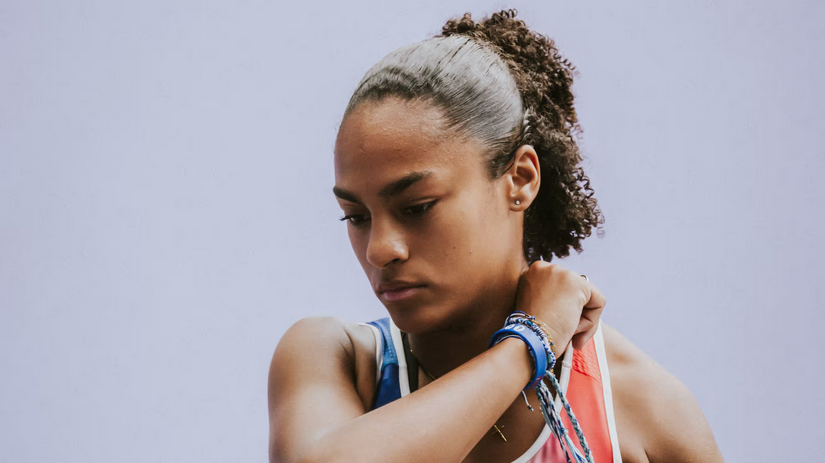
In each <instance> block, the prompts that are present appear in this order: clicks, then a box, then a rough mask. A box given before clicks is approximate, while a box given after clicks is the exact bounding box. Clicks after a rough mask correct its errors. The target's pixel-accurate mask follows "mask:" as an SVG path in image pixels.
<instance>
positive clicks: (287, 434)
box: [267, 317, 376, 461]
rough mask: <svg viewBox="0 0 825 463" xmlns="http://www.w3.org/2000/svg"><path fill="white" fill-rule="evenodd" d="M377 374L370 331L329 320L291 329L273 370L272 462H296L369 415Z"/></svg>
mask: <svg viewBox="0 0 825 463" xmlns="http://www.w3.org/2000/svg"><path fill="white" fill-rule="evenodd" d="M368 351H371V353H370V352H368ZM375 370H376V366H375V340H374V338H372V333H371V330H370V328H368V327H364V326H359V325H356V324H348V323H345V322H342V321H341V320H338V319H336V318H331V317H310V318H304V319H301V320H299V321H298V322H296V323H295V324H294V325H292V326H291V327H290V328H289V329H288V330H287V331H286V333H284V335H283V337H282V338H281V340H280V342H279V343H278V347H277V348H276V349H275V353H274V354H273V356H272V363H271V365H270V369H269V380H268V388H267V391H268V403H269V422H270V433H269V457H270V461H292V460H293V459H294V458H296V455H300V454H301V452H302V451H304V450H305V449H306V448H308V447H309V446H311V443H312V442H315V441H317V439H319V438H320V437H321V436H322V435H323V434H324V433H325V432H327V431H328V430H329V429H332V428H334V427H335V426H338V425H340V423H344V422H346V421H348V420H351V419H353V418H356V417H358V416H360V415H363V414H364V413H366V412H367V411H368V410H369V406H370V401H371V399H372V394H373V390H374V388H375V386H374V384H375V383H374V378H375Z"/></svg>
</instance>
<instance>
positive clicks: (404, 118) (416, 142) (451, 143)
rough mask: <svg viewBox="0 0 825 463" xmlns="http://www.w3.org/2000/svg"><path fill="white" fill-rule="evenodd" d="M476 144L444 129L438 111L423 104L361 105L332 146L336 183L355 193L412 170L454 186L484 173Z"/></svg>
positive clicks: (396, 101) (393, 101)
mask: <svg viewBox="0 0 825 463" xmlns="http://www.w3.org/2000/svg"><path fill="white" fill-rule="evenodd" d="M482 153H483V151H482V148H481V147H480V145H479V144H478V143H477V142H474V141H472V140H468V139H466V138H464V137H460V136H458V135H457V134H456V133H455V132H454V131H452V130H449V129H446V128H445V124H444V119H443V114H442V112H441V111H440V110H439V109H438V108H437V107H435V106H434V105H432V104H430V103H427V102H424V101H405V100H400V99H396V98H389V99H385V100H382V101H380V102H365V103H362V104H361V105H359V106H358V107H357V108H356V109H355V110H354V111H353V112H352V113H350V114H349V115H348V116H347V117H346V118H345V119H344V121H343V123H342V124H341V128H340V130H339V131H338V138H337V139H336V143H335V182H336V185H337V186H339V187H343V188H347V189H354V188H359V187H363V186H366V185H370V184H374V185H375V186H376V187H380V185H381V184H383V183H386V182H389V181H393V180H396V179H397V178H400V177H402V176H404V175H405V174H406V173H409V172H411V171H425V170H428V171H432V172H433V173H434V175H433V177H434V178H441V179H444V180H450V181H457V179H456V178H455V177H457V176H458V177H460V176H466V175H475V174H477V173H479V172H482V171H483V170H482V169H483V162H482Z"/></svg>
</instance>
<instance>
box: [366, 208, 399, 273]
mask: <svg viewBox="0 0 825 463" xmlns="http://www.w3.org/2000/svg"><path fill="white" fill-rule="evenodd" d="M371 225H372V226H371V227H370V239H369V243H368V244H367V261H368V262H369V263H371V264H372V265H374V266H376V267H378V268H384V267H386V266H388V265H390V264H391V263H393V262H396V261H398V262H403V261H405V260H407V258H408V257H409V250H408V248H407V245H406V243H405V242H404V234H403V232H402V231H401V230H399V229H398V228H397V227H394V226H393V224H392V223H391V221H390V220H382V221H378V220H375V217H373V220H372V224H371Z"/></svg>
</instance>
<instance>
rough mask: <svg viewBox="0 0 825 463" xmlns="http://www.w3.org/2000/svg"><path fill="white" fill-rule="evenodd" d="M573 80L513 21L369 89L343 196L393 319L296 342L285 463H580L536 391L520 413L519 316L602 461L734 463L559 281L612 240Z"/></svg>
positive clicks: (359, 107) (288, 361)
mask: <svg viewBox="0 0 825 463" xmlns="http://www.w3.org/2000/svg"><path fill="white" fill-rule="evenodd" d="M572 72H573V68H572V66H571V65H570V63H568V62H567V61H566V60H564V59H563V58H561V56H560V55H559V53H558V51H557V50H556V48H555V46H554V44H553V42H552V41H550V40H548V39H546V38H545V37H543V36H541V35H539V34H536V33H534V32H532V31H530V30H529V29H528V28H527V27H526V26H525V25H524V23H523V22H522V21H519V20H517V19H515V12H513V11H503V12H501V13H498V14H494V15H493V16H492V17H491V18H489V19H484V20H482V21H481V22H474V21H473V20H472V18H471V17H470V15H469V14H468V15H465V16H464V17H463V18H461V19H458V20H451V21H449V22H448V23H447V24H446V25H445V26H444V29H443V33H442V35H441V36H438V37H434V38H432V39H429V40H425V41H423V42H420V43H416V44H413V45H409V46H406V47H403V48H401V49H399V50H396V51H394V52H392V53H391V54H389V55H388V56H387V57H385V58H384V59H383V60H381V62H379V63H378V64H376V65H375V66H374V67H373V68H372V69H370V70H369V72H367V74H366V76H365V77H364V79H363V80H362V81H361V83H360V84H359V86H358V88H357V89H356V91H355V93H354V94H353V96H352V99H351V100H350V103H349V106H348V107H347V109H346V111H345V115H344V118H343V122H342V124H341V127H340V130H339V132H338V138H337V141H336V145H335V187H334V188H333V192H334V194H335V196H336V198H337V200H338V202H339V204H340V206H341V209H342V210H343V211H344V217H343V220H346V221H347V222H348V233H349V238H350V241H351V243H352V247H353V249H354V251H355V253H356V255H357V257H358V260H359V262H360V263H361V266H362V268H363V269H364V272H365V273H366V275H367V277H368V279H369V281H370V284H371V285H372V287H373V289H374V291H375V294H376V296H377V297H378V298H379V299H380V300H381V302H382V303H383V304H384V306H385V307H386V308H387V311H388V312H389V318H387V319H383V320H379V321H376V322H373V323H371V324H350V323H344V322H341V321H338V320H336V319H331V318H307V319H304V320H301V321H299V322H298V323H296V324H295V325H294V326H293V327H291V328H290V329H289V330H288V331H287V333H286V334H285V335H284V337H283V338H282V340H281V341H280V343H279V345H278V347H277V349H276V351H275V354H274V356H273V360H272V366H271V370H270V377H269V414H270V424H271V433H270V447H269V454H270V460H271V461H273V462H281V463H293V462H318V463H330V462H338V461H340V462H421V461H427V462H462V461H463V462H527V461H532V462H536V463H547V462H560V461H561V462H563V461H565V459H564V456H563V454H562V453H561V450H560V444H559V441H558V440H557V439H556V438H555V437H554V436H552V435H551V433H550V431H549V428H548V427H547V426H546V424H545V420H544V418H543V417H542V415H541V413H540V412H539V410H538V400H537V397H536V393H535V390H532V389H531V390H528V391H526V392H527V393H526V395H525V396H524V397H522V395H521V391H522V389H523V388H524V387H525V385H526V384H527V383H528V382H529V380H530V379H531V375H533V374H534V372H535V370H534V368H533V360H532V358H531V356H530V354H528V349H527V347H526V345H527V344H526V343H525V342H523V341H522V340H520V339H518V338H507V339H504V340H503V341H502V342H500V343H499V344H496V345H495V346H493V347H488V346H489V344H490V339H491V336H492V335H493V333H495V332H496V331H497V330H499V329H500V328H501V327H502V324H503V322H504V320H505V318H506V317H507V316H508V315H509V314H510V313H511V312H513V311H515V310H521V311H524V312H526V313H528V314H532V315H535V316H536V317H537V318H538V319H539V320H541V321H543V322H544V323H545V324H546V328H545V329H546V332H547V334H548V335H549V337H550V338H551V339H552V340H553V342H554V343H555V346H556V347H557V349H558V354H559V357H560V359H559V360H560V361H559V362H557V363H556V366H555V374H556V376H557V378H558V380H559V383H560V387H561V388H562V390H563V391H565V394H566V396H567V397H568V399H569V401H570V404H571V406H572V409H573V412H574V413H575V414H576V415H577V417H578V421H579V424H580V425H581V429H582V430H583V432H584V435H585V437H586V438H587V442H588V444H589V447H590V449H591V452H592V456H593V459H594V461H595V462H597V463H606V462H615V463H618V462H620V461H624V462H625V463H630V462H633V463H635V462H648V461H649V462H668V463H677V462H688V461H692V462H696V461H700V462H706V463H707V462H719V461H722V457H721V455H720V453H719V450H718V449H717V446H716V444H715V442H714V438H713V435H712V434H711V431H710V429H709V427H708V425H707V423H706V421H705V419H704V416H703V415H702V412H701V410H700V409H699V407H698V406H697V404H696V401H695V400H694V398H693V397H692V395H691V394H690V392H689V391H688V390H686V388H685V387H684V386H683V385H682V384H681V383H680V382H679V381H678V380H677V379H676V378H674V377H673V376H671V375H670V374H669V373H668V372H667V371H665V370H664V369H663V368H662V367H661V366H659V365H657V364H656V363H655V362H653V361H652V360H651V359H650V358H649V357H647V356H646V355H645V354H644V353H643V352H641V351H640V350H639V349H638V348H636V347H635V346H633V345H632V344H631V343H630V342H629V341H628V340H626V339H625V338H623V337H622V336H621V335H620V334H619V333H618V332H616V330H614V329H612V328H610V327H609V326H607V325H605V324H604V323H601V322H600V320H599V319H600V315H601V312H602V309H603V308H604V305H605V298H604V296H603V295H602V294H601V293H600V292H599V290H598V289H597V288H596V287H595V286H594V285H593V284H592V283H590V282H589V281H587V279H586V278H582V277H581V275H578V274H575V273H573V272H571V271H569V270H565V269H563V268H562V267H560V266H558V265H551V264H549V263H547V261H549V260H550V259H551V258H552V256H553V255H555V256H557V257H564V256H567V255H568V253H569V250H570V248H573V249H576V250H581V241H582V240H583V239H584V238H586V237H587V236H589V235H590V233H591V231H592V229H593V228H595V227H598V226H599V225H600V223H601V214H600V212H599V209H598V207H597V203H596V200H595V199H594V198H593V196H592V190H591V189H590V187H589V182H588V178H587V177H586V176H585V174H584V172H583V170H582V168H581V167H580V165H579V163H580V161H581V158H580V155H579V151H578V148H577V146H576V143H575V139H574V138H573V135H574V134H575V132H576V130H577V129H578V125H577V119H576V112H575V109H574V106H573V94H572V92H571V89H570V86H571V83H572ZM608 365H609V370H608ZM525 400H526V401H528V402H529V403H530V404H531V405H532V406H533V408H534V409H535V411H531V410H530V409H529V408H528V407H527V405H526V404H525ZM557 400H558V398H557ZM564 423H565V424H566V427H567V429H568V430H569V432H570V433H571V435H572V434H573V428H572V426H571V423H570V422H569V421H568V420H567V419H566V418H565V419H564ZM573 440H574V441H575V440H576V439H575V436H574V438H573Z"/></svg>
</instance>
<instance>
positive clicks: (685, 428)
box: [602, 322, 724, 463]
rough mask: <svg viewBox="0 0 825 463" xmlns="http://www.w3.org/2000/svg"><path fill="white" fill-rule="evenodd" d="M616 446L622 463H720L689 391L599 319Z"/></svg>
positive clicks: (699, 409)
mask: <svg viewBox="0 0 825 463" xmlns="http://www.w3.org/2000/svg"><path fill="white" fill-rule="evenodd" d="M602 331H603V335H604V344H605V353H606V354H607V364H608V367H609V371H610V384H611V389H612V392H613V408H614V414H615V418H616V428H617V434H618V436H619V446H620V447H621V450H622V459H623V460H624V461H626V462H631V461H632V462H652V463H658V462H689V461H702V462H722V461H724V460H723V459H722V455H721V453H720V452H719V449H718V447H717V445H716V441H715V439H714V437H713V433H712V432H711V430H710V426H709V425H708V423H707V420H706V419H705V416H704V414H703V413H702V410H701V408H700V407H699V404H698V402H697V401H696V399H695V397H694V396H693V394H691V392H690V390H688V388H687V387H686V386H685V385H684V384H683V383H682V382H681V381H679V379H678V378H676V377H675V376H673V375H672V374H671V373H670V372H668V371H667V370H666V369H665V368H664V367H663V366H661V365H659V364H658V363H657V362H656V361H654V360H653V359H652V358H651V357H650V356H649V355H647V354H646V353H645V352H644V351H642V350H641V349H639V348H638V347H637V346H636V345H634V344H633V343H632V342H630V340H628V339H627V338H625V337H624V336H623V335H622V334H621V333H619V332H618V331H617V330H616V329H615V328H613V327H611V326H609V325H607V324H605V323H604V322H602Z"/></svg>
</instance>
